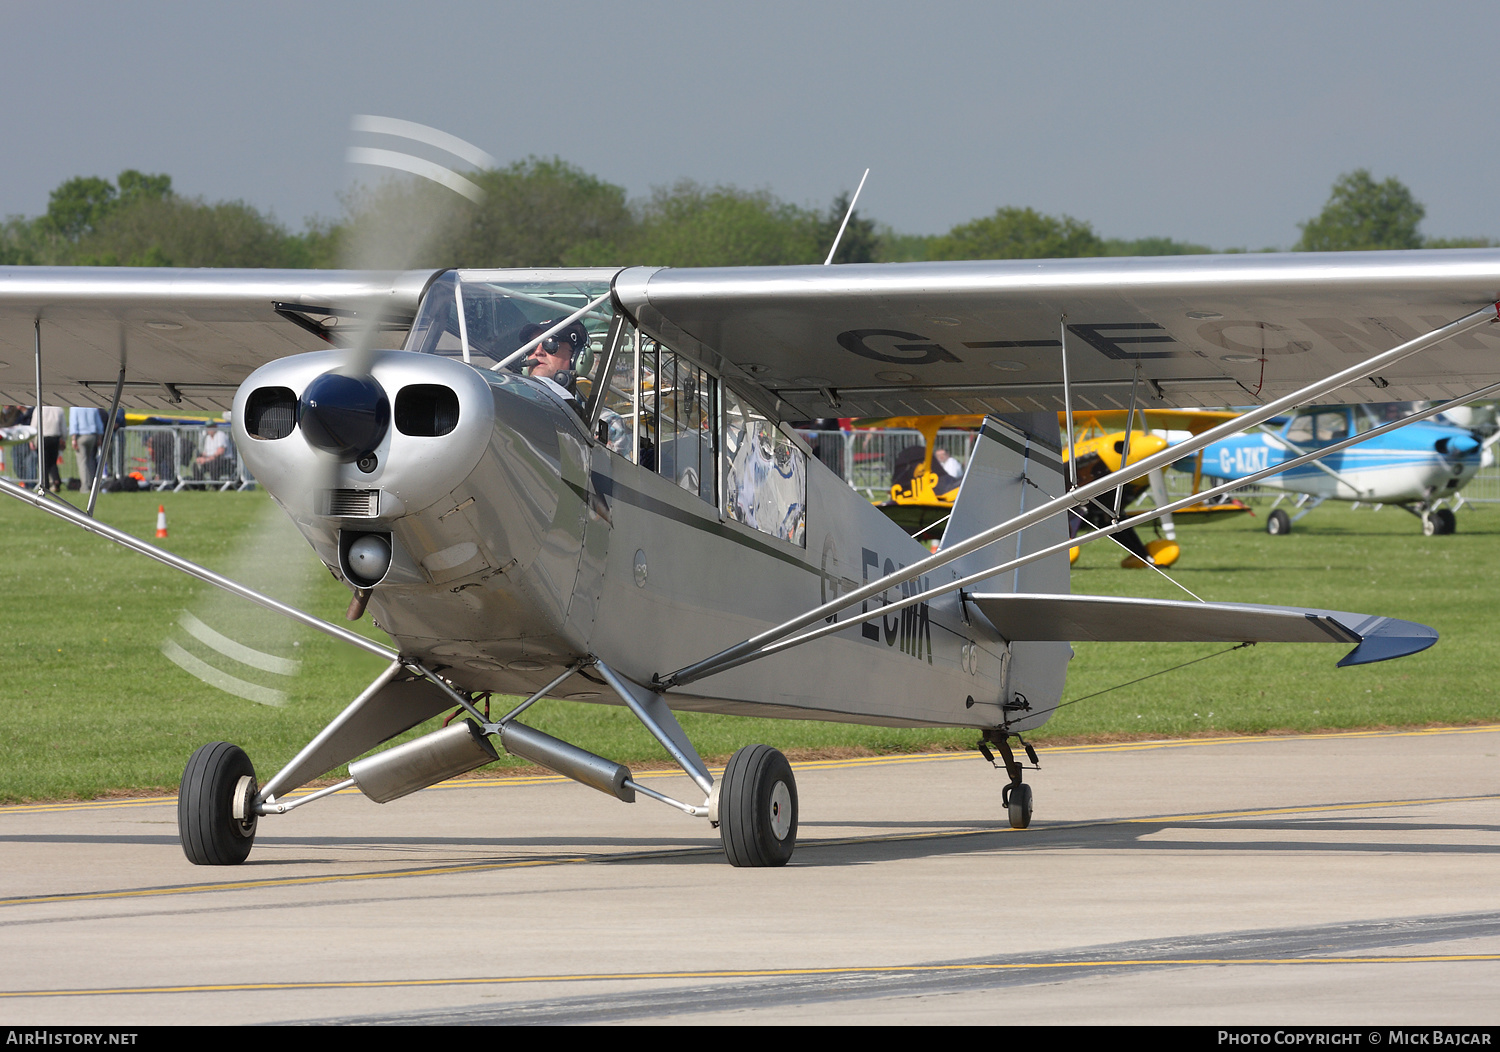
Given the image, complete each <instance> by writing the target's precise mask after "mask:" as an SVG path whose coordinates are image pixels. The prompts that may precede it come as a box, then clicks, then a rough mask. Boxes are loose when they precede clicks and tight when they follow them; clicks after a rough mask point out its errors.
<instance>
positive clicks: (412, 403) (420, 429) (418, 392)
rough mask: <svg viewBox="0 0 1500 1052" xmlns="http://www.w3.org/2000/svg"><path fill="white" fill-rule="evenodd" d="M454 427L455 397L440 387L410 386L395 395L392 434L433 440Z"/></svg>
mask: <svg viewBox="0 0 1500 1052" xmlns="http://www.w3.org/2000/svg"><path fill="white" fill-rule="evenodd" d="M457 426H458V393H457V392H456V391H454V390H453V389H452V388H451V387H444V386H443V385H442V384H411V385H410V386H408V387H403V388H401V391H400V393H399V394H397V395H396V430H397V431H399V432H401V433H402V434H403V435H412V436H415V437H419V438H436V437H437V436H439V435H446V434H448V432H450V431H452V430H453V429H454V428H455V427H457Z"/></svg>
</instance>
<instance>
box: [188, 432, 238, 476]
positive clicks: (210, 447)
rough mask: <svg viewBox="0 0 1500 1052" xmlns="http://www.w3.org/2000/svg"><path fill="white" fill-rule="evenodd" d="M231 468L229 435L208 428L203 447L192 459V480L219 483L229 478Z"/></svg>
mask: <svg viewBox="0 0 1500 1052" xmlns="http://www.w3.org/2000/svg"><path fill="white" fill-rule="evenodd" d="M232 466H233V465H232V456H231V454H230V452H229V433H228V432H227V431H224V430H222V429H220V428H218V427H214V426H210V427H209V429H208V431H207V433H205V434H204V436H203V445H202V446H201V447H199V449H198V455H197V456H196V457H194V458H193V478H194V479H197V480H200V481H201V480H202V479H204V478H207V479H209V480H210V481H213V482H220V481H223V480H224V479H225V478H228V477H229V472H230V470H231V468H232Z"/></svg>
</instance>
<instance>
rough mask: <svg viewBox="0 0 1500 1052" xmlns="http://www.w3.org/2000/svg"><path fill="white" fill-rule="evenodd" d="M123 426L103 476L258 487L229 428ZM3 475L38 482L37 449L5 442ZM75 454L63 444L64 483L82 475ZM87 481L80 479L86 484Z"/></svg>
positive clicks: (158, 485)
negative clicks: (6, 444)
mask: <svg viewBox="0 0 1500 1052" xmlns="http://www.w3.org/2000/svg"><path fill="white" fill-rule="evenodd" d="M214 432H215V433H214V434H213V435H211V433H210V429H209V428H204V427H122V428H120V429H119V430H118V431H116V432H115V435H114V440H113V441H112V442H111V443H110V447H111V448H110V450H109V453H108V457H107V459H106V460H105V478H106V479H123V478H127V477H129V478H133V479H135V480H136V482H137V484H138V485H140V486H143V487H145V488H147V489H151V490H184V489H211V490H219V491H221V492H222V491H229V490H245V489H251V488H253V487H254V486H255V479H254V478H253V477H251V475H250V472H249V470H248V469H247V468H246V467H245V465H244V462H243V461H242V460H240V456H239V451H238V450H236V449H235V448H234V439H233V438H232V437H231V436H230V433H229V430H228V428H223V429H214ZM0 452H3V456H4V462H3V465H0V474H3V475H4V476H5V477H7V478H12V479H15V480H17V481H19V482H25V483H26V484H27V485H33V486H34V485H36V478H37V455H36V450H34V449H29V448H27V447H26V446H25V445H24V444H23V445H16V446H7V447H4V449H3V451H0ZM77 464H78V462H77V459H76V457H75V456H74V453H73V450H72V449H70V448H68V443H67V439H66V438H65V439H64V440H63V443H62V456H61V460H60V468H59V469H60V471H61V473H62V478H63V480H64V482H65V483H66V481H67V480H68V479H69V478H76V477H77V475H78V467H77ZM88 484H89V480H80V481H79V485H80V486H81V487H82V486H87V485H88Z"/></svg>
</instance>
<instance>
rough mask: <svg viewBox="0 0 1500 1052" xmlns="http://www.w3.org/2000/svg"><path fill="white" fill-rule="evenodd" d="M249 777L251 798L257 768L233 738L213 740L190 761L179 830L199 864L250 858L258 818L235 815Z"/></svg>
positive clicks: (191, 857) (186, 852)
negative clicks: (242, 785)
mask: <svg viewBox="0 0 1500 1052" xmlns="http://www.w3.org/2000/svg"><path fill="white" fill-rule="evenodd" d="M246 777H248V778H249V779H250V782H249V785H248V787H247V788H248V792H247V793H245V794H244V795H245V798H246V799H247V800H248V799H250V798H253V797H254V796H255V791H256V783H255V768H254V766H252V765H251V763H250V757H248V756H246V755H245V750H243V749H241V748H240V747H239V746H238V745H230V744H229V743H228V742H210V743H209V744H208V745H205V746H203V747H202V748H200V749H199V750H198V751H197V752H195V753H193V755H192V757H191V758H190V759H189V760H188V762H187V768H186V769H185V770H184V771H183V772H182V786H181V788H180V789H179V790H178V793H177V833H178V835H179V836H180V837H181V838H182V853H183V854H184V855H186V856H187V859H188V861H189V862H191V863H192V864H193V865H195V866H237V865H239V864H240V863H241V862H243V861H245V859H246V858H247V857H249V855H250V848H251V846H252V845H253V844H254V843H255V824H256V816H255V815H254V813H253V812H252V813H251V814H250V815H249V816H248V817H247V818H245V819H244V820H240V819H237V818H235V817H234V799H235V793H236V792H237V791H239V790H240V780H241V779H243V778H246Z"/></svg>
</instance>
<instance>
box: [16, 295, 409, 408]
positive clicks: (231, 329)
mask: <svg viewBox="0 0 1500 1052" xmlns="http://www.w3.org/2000/svg"><path fill="white" fill-rule="evenodd" d="M433 273H434V272H432V271H426V270H424V271H406V272H375V271H370V272H361V271H317V270H217V269H196V270H188V269H166V268H147V267H0V397H3V398H4V400H5V401H7V402H11V403H16V404H26V405H30V404H31V403H32V402H34V401H35V400H36V372H35V369H34V366H33V361H34V357H33V356H34V353H35V346H36V341H37V328H36V325H37V322H38V321H40V338H41V351H42V365H43V392H44V393H43V397H45V398H46V399H47V401H48V402H49V403H50V402H53V401H54V400H55V401H56V402H57V403H58V404H63V405H84V404H94V405H108V404H109V399H110V396H111V395H112V394H113V392H114V386H115V380H116V378H117V377H118V375H119V371H120V367H121V365H122V364H123V365H125V366H126V381H125V384H126V386H125V389H124V396H123V398H122V399H121V401H122V403H123V404H125V405H128V406H134V407H149V408H155V409H167V408H172V409H176V410H178V411H184V410H186V409H188V408H196V409H215V408H217V409H227V408H229V405H230V402H231V401H233V399H234V392H235V389H236V388H237V387H238V386H239V384H240V382H241V381H242V380H244V378H245V377H246V376H248V375H249V374H250V372H251V371H252V370H254V369H255V368H256V367H258V366H260V365H262V364H264V363H266V362H268V361H272V360H273V359H276V358H282V357H285V356H287V355H290V354H297V353H299V352H301V351H310V350H319V349H326V348H327V347H328V346H329V345H330V344H337V343H338V342H339V337H338V334H339V332H340V331H345V330H347V329H348V328H349V327H350V326H351V324H352V325H360V324H374V325H376V326H377V327H378V328H381V329H386V330H391V331H393V332H400V333H404V332H405V330H406V328H407V327H409V326H410V324H411V320H412V317H413V316H414V315H415V313H416V309H417V303H418V301H419V300H420V299H421V296H422V292H423V290H425V289H426V287H427V284H428V282H429V280H430V279H431V278H432V277H433ZM396 342H399V337H397V338H396Z"/></svg>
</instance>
